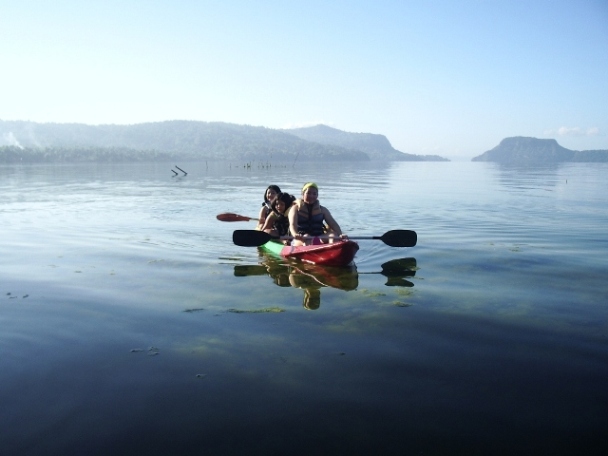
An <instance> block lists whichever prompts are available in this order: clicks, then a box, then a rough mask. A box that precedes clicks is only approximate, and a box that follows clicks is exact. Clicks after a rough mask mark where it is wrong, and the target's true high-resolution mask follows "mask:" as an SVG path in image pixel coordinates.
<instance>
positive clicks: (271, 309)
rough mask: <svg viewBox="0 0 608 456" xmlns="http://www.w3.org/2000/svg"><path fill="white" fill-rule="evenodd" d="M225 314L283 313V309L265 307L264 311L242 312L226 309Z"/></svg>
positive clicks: (240, 310) (241, 310)
mask: <svg viewBox="0 0 608 456" xmlns="http://www.w3.org/2000/svg"><path fill="white" fill-rule="evenodd" d="M227 312H232V313H238V314H240V313H281V312H285V309H281V308H280V307H266V308H264V309H251V310H243V309H228V310H227Z"/></svg>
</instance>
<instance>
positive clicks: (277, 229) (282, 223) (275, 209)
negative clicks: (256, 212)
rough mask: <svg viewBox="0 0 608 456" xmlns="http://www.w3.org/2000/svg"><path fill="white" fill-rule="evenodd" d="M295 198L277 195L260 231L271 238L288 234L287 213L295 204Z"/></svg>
mask: <svg viewBox="0 0 608 456" xmlns="http://www.w3.org/2000/svg"><path fill="white" fill-rule="evenodd" d="M295 200H296V198H295V196H292V195H290V194H289V193H279V194H278V195H277V197H276V199H275V200H274V201H273V202H272V204H271V205H270V207H271V208H272V211H271V212H270V214H268V217H266V222H265V223H264V226H263V227H262V231H265V232H266V233H268V234H270V235H272V236H285V235H287V234H288V233H289V212H290V209H291V208H292V206H293V203H294V202H295Z"/></svg>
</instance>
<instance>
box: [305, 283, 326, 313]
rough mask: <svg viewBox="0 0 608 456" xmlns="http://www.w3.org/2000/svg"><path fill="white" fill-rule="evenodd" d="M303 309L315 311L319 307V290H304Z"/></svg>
mask: <svg viewBox="0 0 608 456" xmlns="http://www.w3.org/2000/svg"><path fill="white" fill-rule="evenodd" d="M302 304H303V305H304V308H306V309H308V310H317V309H318V308H319V307H321V290H320V289H318V288H305V289H304V302H303V303H302Z"/></svg>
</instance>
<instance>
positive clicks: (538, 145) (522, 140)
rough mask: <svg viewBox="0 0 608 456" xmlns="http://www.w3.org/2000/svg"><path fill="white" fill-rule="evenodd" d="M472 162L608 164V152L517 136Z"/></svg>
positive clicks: (553, 140) (504, 141)
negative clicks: (576, 148)
mask: <svg viewBox="0 0 608 456" xmlns="http://www.w3.org/2000/svg"><path fill="white" fill-rule="evenodd" d="M472 161H487V162H498V163H503V164H510V165H542V164H550V163H561V162H608V150H583V151H574V150H570V149H566V148H565V147H562V146H560V145H559V144H558V143H557V141H556V140H555V139H538V138H526V137H521V136H516V137H512V138H505V139H503V140H502V141H501V142H500V144H499V145H498V146H496V147H495V148H493V149H491V150H488V151H487V152H484V153H483V154H481V155H479V156H477V157H474V158H473V159H472Z"/></svg>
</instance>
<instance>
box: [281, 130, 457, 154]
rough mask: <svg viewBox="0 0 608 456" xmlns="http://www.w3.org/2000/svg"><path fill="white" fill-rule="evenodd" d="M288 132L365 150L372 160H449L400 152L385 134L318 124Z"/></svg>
mask: <svg viewBox="0 0 608 456" xmlns="http://www.w3.org/2000/svg"><path fill="white" fill-rule="evenodd" d="M285 131H286V132H287V133H291V134H293V135H296V136H298V137H299V138H302V139H306V140H307V141H314V142H317V143H320V144H328V145H332V146H340V147H344V148H346V149H356V150H361V151H363V152H365V153H366V154H367V155H369V157H370V158H371V159H372V160H391V161H448V160H447V159H446V158H443V157H439V156H437V155H413V154H406V153H404V152H400V151H398V150H396V149H394V148H393V146H392V145H391V143H390V142H389V141H388V139H387V138H386V137H385V136H383V135H377V134H372V133H349V132H346V131H342V130H338V129H336V128H332V127H328V126H327V125H316V126H314V127H306V128H293V129H289V130H285Z"/></svg>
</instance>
